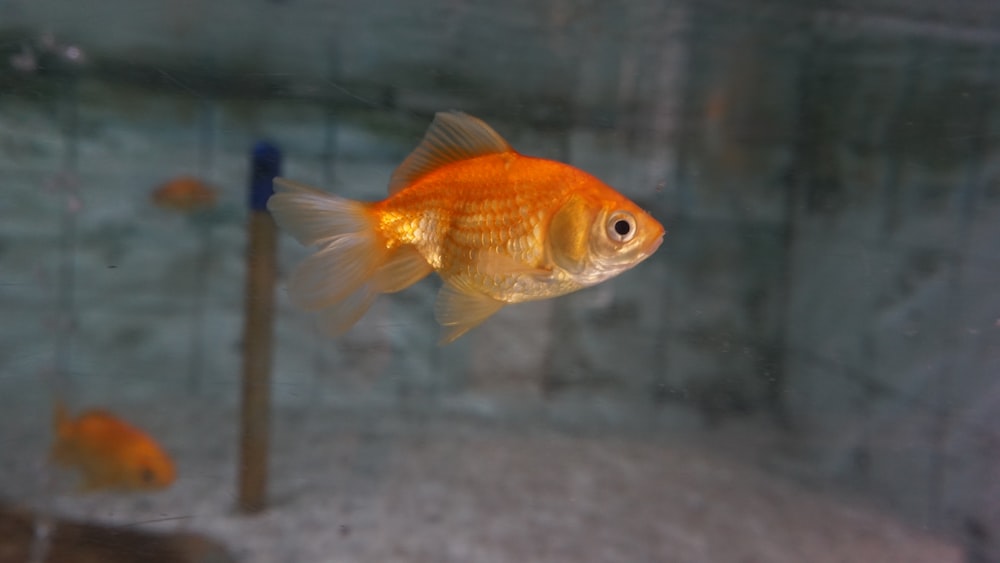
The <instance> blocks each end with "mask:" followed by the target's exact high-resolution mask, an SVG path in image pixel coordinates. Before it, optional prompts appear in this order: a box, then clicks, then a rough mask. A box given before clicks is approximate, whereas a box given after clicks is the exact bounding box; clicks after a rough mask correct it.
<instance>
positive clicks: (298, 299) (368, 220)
mask: <svg viewBox="0 0 1000 563" xmlns="http://www.w3.org/2000/svg"><path fill="white" fill-rule="evenodd" d="M274 184H275V187H276V193H275V195H274V196H272V197H271V199H270V200H269V201H268V202H267V208H268V210H270V211H271V214H272V215H273V216H274V219H275V221H277V223H278V225H279V226H281V228H282V229H284V230H286V231H288V232H289V233H290V234H291V235H292V236H293V237H295V238H296V240H298V241H299V242H300V243H302V244H304V245H311V246H317V247H319V250H318V251H317V252H316V253H315V254H313V255H312V256H310V257H309V258H307V259H306V260H304V261H303V262H302V264H300V265H299V266H298V267H297V268H296V269H295V271H293V272H292V275H291V277H290V278H289V280H288V294H289V297H290V298H291V300H292V303H294V304H295V305H296V306H298V307H300V308H302V309H305V310H308V311H320V312H321V317H322V318H321V325H322V326H323V328H324V329H325V330H326V331H327V332H329V333H330V334H333V335H338V334H342V333H344V332H346V331H347V330H348V329H349V328H351V326H353V325H354V323H356V322H357V321H358V319H360V318H361V317H362V316H363V315H364V314H365V312H366V311H367V310H368V308H369V307H371V305H372V303H374V302H375V298H376V297H377V296H378V294H379V293H389V292H392V291H398V290H399V289H402V288H403V287H406V286H408V285H411V284H413V283H414V282H416V281H417V280H419V279H420V278H422V277H424V276H426V275H427V274H428V273H430V271H431V268H430V266H429V265H427V263H426V262H424V261H423V259H422V258H421V257H420V256H419V254H417V253H416V251H415V250H413V249H412V248H410V247H404V248H406V250H404V249H403V248H396V249H390V248H389V246H388V245H387V241H386V239H385V238H384V237H383V236H382V235H381V234H379V232H378V230H377V229H376V222H375V217H374V216H373V214H372V212H371V209H370V206H369V205H368V204H366V203H362V202H359V201H352V200H349V199H345V198H342V197H337V196H335V195H331V194H328V193H326V192H323V191H320V190H317V189H315V188H312V187H309V186H306V185H304V184H300V183H297V182H292V181H290V180H286V179H284V178H275V180H274ZM415 254H416V257H415V256H414V255H415Z"/></svg>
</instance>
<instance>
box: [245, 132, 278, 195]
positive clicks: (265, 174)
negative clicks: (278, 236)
mask: <svg viewBox="0 0 1000 563" xmlns="http://www.w3.org/2000/svg"><path fill="white" fill-rule="evenodd" d="M250 159H251V165H250V166H251V168H250V209H252V210H254V211H267V200H268V199H270V198H271V195H273V194H274V177H275V176H280V175H281V151H280V150H278V147H276V146H275V145H274V144H272V143H270V142H268V141H257V143H256V144H255V145H254V146H253V152H252V155H251V157H250Z"/></svg>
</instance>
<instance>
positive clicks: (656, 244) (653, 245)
mask: <svg viewBox="0 0 1000 563" xmlns="http://www.w3.org/2000/svg"><path fill="white" fill-rule="evenodd" d="M661 244H663V235H660V236H658V237H656V238H655V239H653V240H652V241H650V242H649V244H648V245H646V251H645V254H646V256H649V255H651V254H653V253H654V252H656V249H658V248H660V245H661Z"/></svg>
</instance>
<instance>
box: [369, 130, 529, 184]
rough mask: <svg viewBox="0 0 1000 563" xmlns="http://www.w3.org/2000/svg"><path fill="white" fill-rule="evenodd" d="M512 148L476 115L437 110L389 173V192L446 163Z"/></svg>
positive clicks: (503, 151) (502, 151)
mask: <svg viewBox="0 0 1000 563" xmlns="http://www.w3.org/2000/svg"><path fill="white" fill-rule="evenodd" d="M512 150H514V149H512V148H511V147H510V145H509V144H507V141H505V140H504V138H503V137H501V136H500V135H499V134H498V133H497V132H496V131H494V130H493V129H492V128H490V126H489V125H487V124H485V123H483V122H482V121H480V120H479V119H476V118H475V117H472V116H471V115H468V114H465V113H462V112H460V111H450V112H438V113H437V114H435V115H434V121H433V122H431V125H430V127H428V128H427V133H425V134H424V140H423V141H421V142H420V145H419V146H417V148H416V149H414V151H413V152H412V153H410V156H408V157H406V160H404V161H403V163H402V164H400V165H399V167H398V168H396V171H395V172H393V173H392V178H391V179H390V180H389V195H392V194H394V193H396V192H398V191H399V190H401V189H403V188H404V187H406V186H408V185H410V184H411V183H413V182H414V181H415V180H417V179H418V178H420V177H421V176H423V175H425V174H427V173H428V172H431V171H432V170H434V169H436V168H440V167H442V166H445V165H446V164H451V163H453V162H458V161H461V160H467V159H470V158H475V157H477V156H483V155H486V154H496V153H505V152H510V151H512Z"/></svg>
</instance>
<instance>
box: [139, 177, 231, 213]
mask: <svg viewBox="0 0 1000 563" xmlns="http://www.w3.org/2000/svg"><path fill="white" fill-rule="evenodd" d="M151 199H152V200H153V203H154V204H156V205H157V206H158V207H162V208H164V209H170V210H172V211H180V212H181V213H191V212H193V211H199V210H202V209H207V208H209V207H212V206H213V205H215V200H216V191H215V189H214V188H212V187H211V186H209V185H207V184H205V183H204V182H202V181H201V180H199V179H198V178H195V177H194V176H178V177H176V178H174V179H172V180H170V181H168V182H166V183H165V184H163V185H161V186H159V187H158V188H156V189H155V190H153V193H152V196H151Z"/></svg>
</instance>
